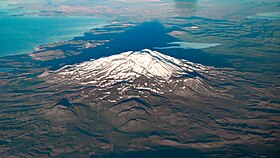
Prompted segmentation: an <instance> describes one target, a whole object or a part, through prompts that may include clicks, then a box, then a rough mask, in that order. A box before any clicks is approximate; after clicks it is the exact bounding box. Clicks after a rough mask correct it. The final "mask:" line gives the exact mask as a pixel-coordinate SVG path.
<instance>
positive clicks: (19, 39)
mask: <svg viewBox="0 0 280 158" xmlns="http://www.w3.org/2000/svg"><path fill="white" fill-rule="evenodd" d="M105 24H106V19H102V18H93V17H62V16H61V17H59V16H3V15H2V16H1V15H0V57H1V56H7V55H16V54H24V53H28V52H31V51H32V50H33V48H34V47H36V46H38V45H41V44H48V43H53V42H57V41H63V40H68V39H72V38H73V37H75V36H80V35H83V33H84V32H86V31H88V30H90V29H92V28H95V27H100V26H102V25H105Z"/></svg>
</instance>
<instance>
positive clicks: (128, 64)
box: [58, 49, 192, 79]
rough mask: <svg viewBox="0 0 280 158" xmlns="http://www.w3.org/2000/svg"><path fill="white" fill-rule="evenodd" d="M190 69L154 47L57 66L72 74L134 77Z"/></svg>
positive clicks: (155, 75)
mask: <svg viewBox="0 0 280 158" xmlns="http://www.w3.org/2000/svg"><path fill="white" fill-rule="evenodd" d="M187 70H188V71H192V70H191V69H189V67H186V66H185V64H184V62H183V61H182V60H179V59H176V58H173V57H170V56H167V55H164V54H161V53H159V52H157V51H152V50H149V49H143V50H141V51H135V52H133V51H129V52H124V53H121V54H117V55H112V56H109V57H104V58H100V59H97V60H91V61H87V62H83V63H81V64H76V65H73V66H65V67H63V68H62V69H60V70H58V72H59V74H61V75H66V76H69V75H74V76H76V77H74V78H78V77H82V78H88V77H93V76H95V78H96V77H97V78H99V79H101V78H114V79H127V78H137V77H139V76H141V75H144V76H154V77H161V78H169V77H171V76H180V75H183V74H184V73H187V72H186V71H187Z"/></svg>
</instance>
